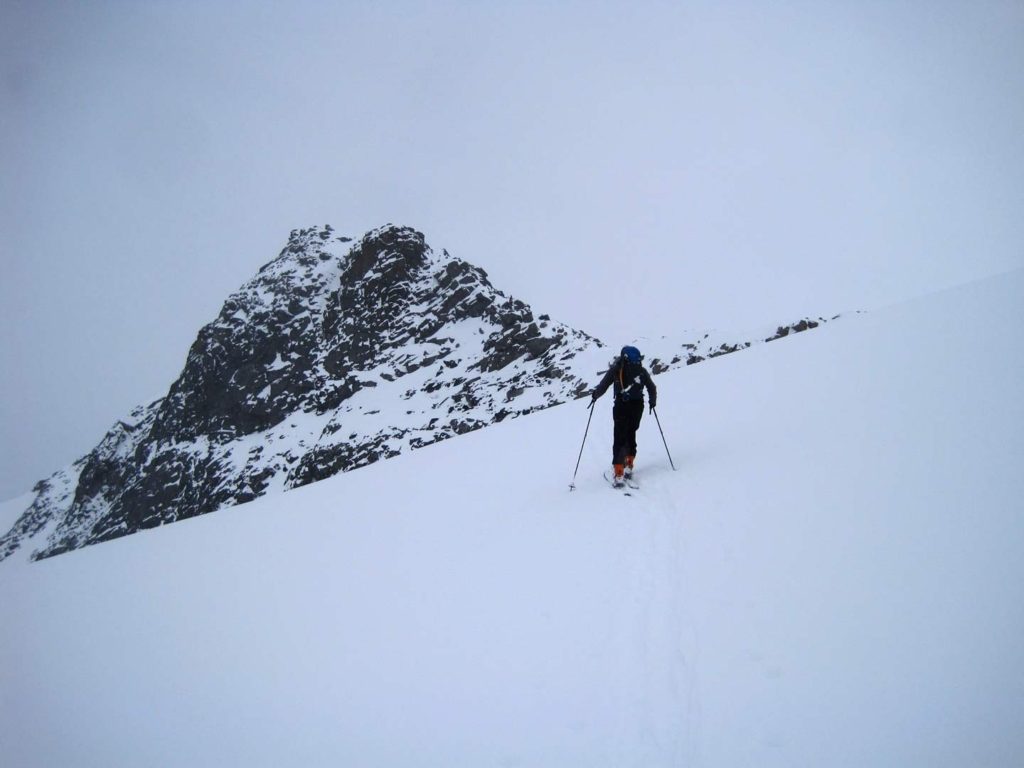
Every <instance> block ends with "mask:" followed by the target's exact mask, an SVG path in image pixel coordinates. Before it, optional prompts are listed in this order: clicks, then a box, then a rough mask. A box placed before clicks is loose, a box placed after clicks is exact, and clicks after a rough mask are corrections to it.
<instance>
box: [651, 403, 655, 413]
mask: <svg viewBox="0 0 1024 768" xmlns="http://www.w3.org/2000/svg"><path fill="white" fill-rule="evenodd" d="M650 412H651V413H654V403H651V411H650Z"/></svg>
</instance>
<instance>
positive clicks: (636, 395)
mask: <svg viewBox="0 0 1024 768" xmlns="http://www.w3.org/2000/svg"><path fill="white" fill-rule="evenodd" d="M619 388H620V389H619V398H621V399H622V400H625V401H633V400H643V399H644V367H643V365H641V364H640V363H634V362H631V361H630V360H628V359H627V358H626V357H622V358H621V359H620V361H619Z"/></svg>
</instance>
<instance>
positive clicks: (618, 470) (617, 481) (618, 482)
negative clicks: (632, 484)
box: [612, 464, 626, 488]
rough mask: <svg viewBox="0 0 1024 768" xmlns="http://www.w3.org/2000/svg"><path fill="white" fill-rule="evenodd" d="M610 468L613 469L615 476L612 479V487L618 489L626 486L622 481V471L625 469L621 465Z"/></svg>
mask: <svg viewBox="0 0 1024 768" xmlns="http://www.w3.org/2000/svg"><path fill="white" fill-rule="evenodd" d="M612 467H613V468H614V469H615V474H614V476H613V477H612V485H614V486H615V487H616V488H620V487H621V486H623V485H625V484H626V481H625V480H624V479H623V470H624V469H625V468H624V467H623V465H622V464H613V465H612Z"/></svg>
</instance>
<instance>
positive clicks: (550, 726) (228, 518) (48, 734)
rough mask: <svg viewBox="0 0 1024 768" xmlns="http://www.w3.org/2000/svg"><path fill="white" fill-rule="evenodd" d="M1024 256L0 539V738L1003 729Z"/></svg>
mask: <svg viewBox="0 0 1024 768" xmlns="http://www.w3.org/2000/svg"><path fill="white" fill-rule="evenodd" d="M1022 320H1024V272H1015V273H1011V274H1008V275H1005V276H1003V277H1001V278H998V279H995V280H988V281H983V282H980V283H974V284H970V285H967V286H963V287H961V288H959V289H956V290H953V291H949V292H945V293H942V294H937V295H933V296H929V297H925V298H922V299H919V300H916V301H913V302H909V303H906V304H902V305H899V306H895V307H891V308H889V309H886V310H882V311H878V312H874V313H871V314H868V315H860V316H857V317H854V318H850V319H849V320H848V321H846V322H843V323H834V324H829V325H828V326H826V327H823V328H821V329H819V330H817V331H816V332H815V333H813V334H798V335H795V336H792V337H790V338H786V339H783V340H780V341H779V342H778V343H773V344H767V345H759V346H755V347H752V348H751V349H749V350H746V351H743V352H740V353H737V354H733V355H727V356H724V357H721V358H716V359H714V360H710V361H707V362H705V363H702V364H700V365H696V366H690V367H688V368H685V369H681V370H676V371H673V372H670V373H666V374H664V375H662V376H659V377H658V378H657V379H656V382H657V385H658V389H659V409H658V413H659V416H660V420H661V424H662V426H663V427H664V429H665V434H666V436H667V438H668V441H669V447H670V448H671V450H672V456H673V458H674V460H675V464H676V466H677V467H678V468H679V471H678V472H672V471H671V470H670V468H669V466H668V461H667V458H666V455H665V449H664V447H663V446H662V444H661V438H660V436H659V434H658V430H657V426H656V424H655V422H654V420H653V419H652V418H651V416H649V415H648V416H645V419H644V423H643V425H642V426H641V431H640V453H639V457H638V466H639V469H638V479H639V480H640V481H641V483H642V488H641V489H640V491H638V492H637V493H636V494H635V495H634V496H633V497H631V498H627V497H624V496H622V495H621V494H620V493H619V492H617V491H614V490H612V489H610V488H608V487H607V486H606V484H605V483H604V481H603V480H602V479H601V471H602V470H603V469H605V466H606V463H607V461H608V460H609V453H610V446H609V442H610V421H611V419H610V414H609V410H610V399H609V398H605V400H603V401H602V402H601V403H599V405H598V408H597V411H596V413H595V416H594V419H593V423H592V424H591V427H590V435H589V438H588V440H587V443H586V446H585V450H584V454H583V462H582V465H581V469H580V473H579V477H578V478H577V490H576V491H575V492H569V490H568V485H569V482H570V480H571V479H572V468H573V466H574V464H575V461H576V456H577V452H578V450H579V446H580V440H581V439H582V436H583V432H584V428H585V426H586V419H587V411H586V408H585V406H584V404H583V403H582V402H575V403H571V404H568V405H564V406H559V407H556V408H552V409H549V410H546V411H542V412H539V413H536V414H533V415H531V416H529V417H527V418H520V419H516V420H511V421H506V422H503V423H501V424H498V425H495V426H493V427H489V428H487V429H484V430H481V431H478V432H474V433H471V434H467V435H464V436H461V437H458V438H457V439H452V440H448V441H445V442H442V443H439V444H436V445H433V446H429V447H426V448H423V449H422V450H419V451H415V452H412V453H408V454H403V455H402V456H400V457H397V458H395V459H391V460H389V461H386V462H379V463H376V464H373V465H371V466H368V467H366V468H363V469H360V470H359V471H356V472H350V473H345V474H343V475H339V476H337V477H335V478H332V479H330V480H327V481H323V482H320V483H316V484H314V485H310V486H306V487H303V488H300V489H297V490H294V491H289V492H287V493H284V494H280V495H276V496H269V497H265V498H263V499H260V500H257V501H255V502H252V503H250V504H246V505H241V506H238V507H234V508H231V509H228V510H222V511H220V512H218V513H217V514H214V515H206V516H202V517H198V518H195V519H192V520H188V521H184V522H179V523H176V524H174V525H172V526H167V527H164V528H160V529H155V530H151V531H145V532H142V533H138V534H136V535H134V536H130V537H127V538H125V539H121V540H118V541H114V542H110V543H107V544H100V545H96V546H91V547H87V548H85V549H82V550H79V551H76V552H72V553H69V554H66V555H62V556H60V557H56V558H52V559H49V560H45V561H42V562H39V563H33V564H29V563H26V562H24V561H22V560H21V559H20V558H11V559H9V560H8V561H6V562H4V563H3V564H2V566H0V604H2V605H3V606H4V615H5V620H4V623H3V627H2V629H0V675H2V677H0V745H2V746H0V759H2V761H3V763H4V764H5V765H11V766H51V765H76V766H134V765H161V766H207V765H218V766H224V765H239V766H279V765H304V766H320V765H323V766H328V765H330V766H337V765H368V766H369V765H375V766H378V765H379V766H385V765H386V766H406V765H408V766H453V765H460V766H462V765H464V766H492V765H493V766H502V767H505V766H680V765H683V766H690V765H692V766H791V765H808V766H810V765H814V766H820V765H827V766H847V765H848V766H864V765H871V766H965V765H971V766H1009V765H1021V764H1024V728H1021V723H1024V643H1022V642H1021V638H1022V637H1024V600H1022V599H1021V598H1022V586H1024V558H1022V556H1021V553H1022V552H1024V514H1022V511H1024V503H1022V499H1024V472H1022V471H1021V467H1022V466H1024V434H1022V429H1021V427H1022V426H1024V403H1022V400H1021V396H1020V395H1021V392H1022V391H1024V387H1022V384H1024V381H1022V379H1024V322H1022Z"/></svg>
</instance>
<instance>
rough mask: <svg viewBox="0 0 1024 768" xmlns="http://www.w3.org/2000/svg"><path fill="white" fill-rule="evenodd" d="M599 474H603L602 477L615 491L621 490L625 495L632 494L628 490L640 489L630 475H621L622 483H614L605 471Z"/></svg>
mask: <svg viewBox="0 0 1024 768" xmlns="http://www.w3.org/2000/svg"><path fill="white" fill-rule="evenodd" d="M601 474H602V475H603V476H604V479H605V481H606V482H607V483H608V485H610V486H611V487H612V488H614V489H615V490H617V491H622V492H623V493H624V494H625V495H626V496H632V495H633V494H631V493H630V491H638V490H640V484H639V483H638V482H637V481H636V480H634V479H633V478H632V477H623V478H622V483H621V484H620V485H616V484H615V480H614V479H613V478H612V477H611V476H609V474H608V473H607V472H602V473H601Z"/></svg>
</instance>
